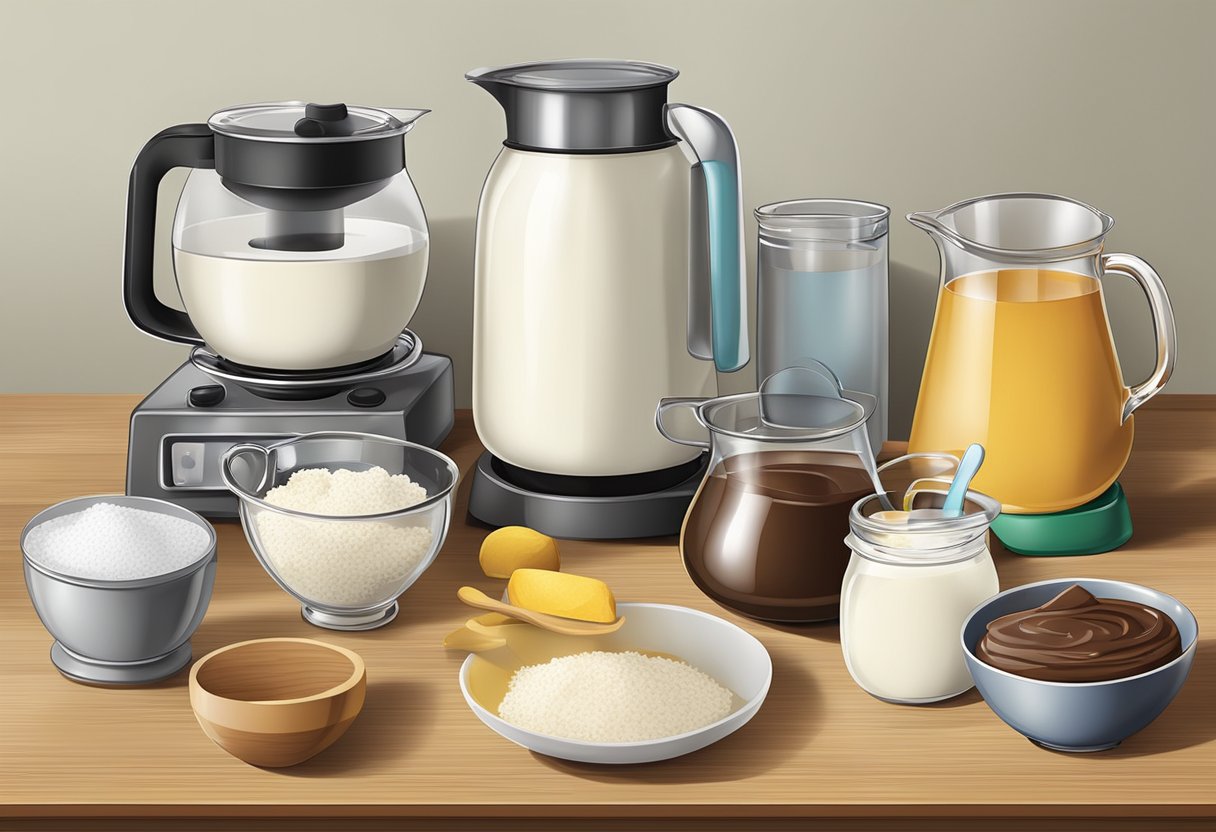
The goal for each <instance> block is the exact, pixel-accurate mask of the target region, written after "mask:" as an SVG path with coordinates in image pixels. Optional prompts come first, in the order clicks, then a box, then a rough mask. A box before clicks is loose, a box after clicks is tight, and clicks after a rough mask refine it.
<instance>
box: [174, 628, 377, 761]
mask: <svg viewBox="0 0 1216 832" xmlns="http://www.w3.org/2000/svg"><path fill="white" fill-rule="evenodd" d="M366 694H367V670H366V668H365V667H364V665H363V659H361V658H360V657H359V655H358V654H357V653H354V652H352V651H350V650H347V649H346V648H344V647H338V646H337V645H334V644H326V643H324V642H320V641H313V640H312V639H307V638H263V639H257V640H255V641H242V642H238V643H236V644H229V645H228V646H227V647H221V648H220V649H218V650H216V651H214V652H212V653H208V654H207V655H206V656H204V657H203V658H201V659H199V660H198V661H197V662H195V664H194V667H193V668H191V670H190V706H191V707H192V708H194V715H195V717H196V718H197V719H198V724H199V725H201V726H202V728H203V732H204V733H205V734H206V735H207V736H208V737H210V738H211V740H212V741H213V742H214V743H215V744H216V745H218V746H219V747H220V748H222V749H224V750H225V751H227V752H228V753H229V754H231V755H232V756H234V757H237V758H238V759H241V760H244V761H245V762H247V763H249V764H251V765H255V766H262V767H265V768H281V767H284V766H294V765H296V764H297V763H302V762H304V761H305V760H307V759H308V758H310V757H312V756H314V755H315V754H318V753H319V752H321V751H323V750H325V749H326V748H328V747H329V746H330V745H332V744H333V743H334V742H335V741H337V739H338V738H339V737H341V736H342V735H343V734H344V733H346V729H347V728H349V727H350V724H351V723H352V722H354V720H355V717H356V716H358V715H359V711H360V710H361V709H362V708H363V700H364V697H365V696H366Z"/></svg>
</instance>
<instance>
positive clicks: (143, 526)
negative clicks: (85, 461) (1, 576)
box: [25, 502, 211, 581]
mask: <svg viewBox="0 0 1216 832" xmlns="http://www.w3.org/2000/svg"><path fill="white" fill-rule="evenodd" d="M210 548H211V536H210V535H209V534H208V533H207V532H206V531H205V530H204V529H203V528H201V527H200V526H199V525H198V524H197V523H192V522H190V521H189V520H184V519H182V518H180V517H172V516H169V515H167V514H162V513H159V512H155V511H146V510H144V509H140V508H131V507H130V506H121V505H116V504H114V503H111V502H97V503H93V504H91V505H89V506H88V508H85V509H83V510H81V511H77V512H73V513H71V514H64V515H61V516H59V517H53V518H51V519H50V520H47V521H45V522H43V523H40V524H38V525H37V526H34V527H33V528H32V529H30V530H29V532H28V533H27V534H26V536H25V553H26V555H27V556H28V557H29V558H30V560H32V561H34V562H35V563H37V564H39V565H41V566H44V567H46V568H47V569H49V570H51V571H52V572H58V573H60V574H61V575H69V576H71V577H73V578H88V579H90V580H96V581H134V580H139V579H140V578H152V577H155V576H157V575H167V574H169V573H170V572H176V571H177V570H179V569H185V568H186V567H187V566H189V565H190V564H192V563H194V562H195V561H197V560H198V559H199V558H201V557H203V556H204V555H206V554H207V553H208V551H209V550H210Z"/></svg>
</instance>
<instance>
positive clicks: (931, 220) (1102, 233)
mask: <svg viewBox="0 0 1216 832" xmlns="http://www.w3.org/2000/svg"><path fill="white" fill-rule="evenodd" d="M1011 199H1022V200H1038V201H1042V202H1061V203H1067V204H1069V205H1072V206H1075V207H1077V208H1080V209H1083V210H1085V211H1088V212H1089V213H1090V214H1091V216H1092V217H1093V218H1094V219H1095V220H1097V222H1098V224H1099V228H1098V230H1097V232H1096V233H1092V234H1088V235H1086V236H1084V237H1082V238H1080V239H1077V240H1072V241H1069V242H1066V243H1062V244H1059V245H1054V246H1027V247H1012V246H999V245H989V244H986V243H983V242H980V241H979V240H975V239H972V238H970V237H967V236H965V235H964V234H962V233H961V232H959V231H958V230H956V229H955V228H954V227H953V226H952V225H947V224H946V223H944V222H942V218H943V217H949V216H953V215H955V214H957V213H958V212H960V211H962V210H963V209H965V208H969V207H971V206H973V205H978V204H980V203H984V202H1000V201H1004V200H1011ZM904 217H905V219H907V220H908V222H910V223H912V224H913V225H915V226H916V227H918V228H920V229H922V230H923V231H926V232H928V233H930V234H936V235H938V236H941V237H944V238H945V239H948V240H949V241H950V242H952V243H954V244H955V245H957V246H959V247H960V248H962V249H965V250H967V251H971V252H975V253H978V254H981V255H984V256H987V257H991V258H998V259H1009V260H1019V261H1048V262H1050V261H1059V260H1065V259H1071V258H1074V257H1082V256H1085V255H1087V254H1090V253H1092V252H1094V251H1096V250H1097V249H1099V248H1100V247H1101V245H1102V242H1103V240H1105V239H1106V236H1107V235H1108V234H1109V233H1110V231H1111V229H1112V228H1113V227H1114V225H1115V220H1114V217H1112V216H1110V215H1109V214H1107V213H1105V212H1104V211H1101V210H1099V209H1097V208H1095V207H1094V206H1092V205H1090V204H1089V203H1087V202H1082V201H1081V200H1079V199H1074V198H1072V197H1068V196H1062V195H1060V194H1050V193H1042V192H1034V191H1010V192H1005V193H996V194H986V195H984V196H976V197H971V198H970V199H964V200H960V201H959V202H955V203H953V204H951V205H947V206H946V207H945V208H941V209H939V210H936V211H912V212H909V213H907V214H905V215H904Z"/></svg>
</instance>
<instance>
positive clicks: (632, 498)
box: [469, 451, 708, 540]
mask: <svg viewBox="0 0 1216 832" xmlns="http://www.w3.org/2000/svg"><path fill="white" fill-rule="evenodd" d="M493 459H494V457H493V455H492V454H490V452H489V451H486V452H485V453H483V454H482V455H481V457H480V458H479V459H478V460H477V466H476V468H474V470H473V484H472V487H471V489H470V492H469V514H471V515H472V516H473V517H475V518H476V519H478V520H480V521H481V522H483V523H487V524H489V525H491V526H528V527H530V528H533V529H536V530H537V531H538V532H542V533H544V534H547V535H550V536H551V537H564V538H573V539H582V540H620V539H625V538H637V537H666V536H668V535H674V534H679V532H680V526H681V525H682V524H683V522H684V514H685V513H686V512H687V511H688V505H689V503H691V502H692V498H693V495H694V494H696V493H697V487H698V486H699V485H700V484H701V480H702V479H703V478H704V477H705V465H707V464H708V457H706V458H705V459H703V460H702V465H701V467H700V468H699V469H698V470H697V471H696V473H694V474H692V475H691V476H689V477H688V478H687V479H685V480H684V481H682V482H680V483H677V484H676V485H673V486H671V487H670V488H665V489H662V490H659V491H651V492H647V493H642V494H627V495H623V496H614V497H574V496H566V495H561V494H543V493H539V492H536V491H529V490H527V489H524V488H520V487H519V486H517V485H514V484H513V483H511V482H509V481H507V480H506V479H505V478H504V477H503V476H501V475H500V474H499V473H498V471H497V470H495V466H494V465H493Z"/></svg>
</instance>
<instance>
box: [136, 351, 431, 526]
mask: <svg viewBox="0 0 1216 832" xmlns="http://www.w3.org/2000/svg"><path fill="white" fill-rule="evenodd" d="M324 392H325V393H326V395H323V396H321V397H319V398H313V399H301V400H294V401H284V400H279V399H271V398H266V397H264V396H261V395H258V394H257V393H255V392H253V391H251V390H249V389H247V388H245V387H243V386H242V385H240V384H238V383H235V382H232V381H230V380H227V379H217V378H215V377H213V376H210V375H208V374H207V373H205V372H203V371H202V370H201V369H199V368H198V367H196V366H195V365H193V364H191V363H190V362H186V363H185V364H183V365H182V366H180V367H178V368H177V370H176V371H174V373H173V374H172V375H170V376H169V378H167V379H166V380H165V381H164V382H163V383H162V384H161V385H160V386H159V387H157V388H156V389H155V390H154V391H152V393H151V394H149V395H148V397H147V398H146V399H144V400H143V401H142V402H140V403H139V406H138V407H136V408H135V412H134V413H132V414H131V432H130V439H129V442H128V446H127V489H126V492H127V493H128V494H133V495H137V496H141V497H156V498H159V499H162V500H168V501H169V502H171V503H176V504H177V505H179V506H182V507H183V508H188V509H190V510H191V511H195V512H198V513H199V514H202V515H203V516H205V517H210V518H229V517H233V518H234V517H236V516H237V499H236V497H235V496H233V494H232V492H230V491H229V490H228V489H227V488H226V487H225V486H224V484H223V482H221V480H220V476H219V461H220V457H221V456H222V455H223V453H224V452H225V451H226V450H228V448H230V447H231V446H232V445H234V444H236V443H238V442H274V441H277V440H279V439H286V438H287V437H290V436H298V435H299V434H302V433H312V432H315V431H326V430H345V431H356V432H359V433H374V434H378V435H381V436H391V437H393V438H395V439H406V440H408V441H410V442H417V443H418V444H420V445H426V446H428V447H431V448H435V447H438V446H439V444H440V443H441V442H442V441H443V440H444V439H445V438H446V437H447V435H448V433H449V432H450V431H451V429H452V425H453V423H454V410H453V407H454V393H453V384H452V360H451V359H450V358H448V357H447V356H446V355H439V354H436V353H424V354H423V355H421V357H420V358H419V359H418V361H417V362H415V363H413V364H411V365H410V366H408V367H406V368H403V369H402V370H400V371H399V372H394V373H391V374H388V375H385V376H383V377H381V378H378V379H377V380H376V381H375V382H374V386H371V385H370V384H367V383H360V384H353V385H350V386H346V387H340V388H339V389H337V390H336V391H332V390H329V389H326V390H325V391H324Z"/></svg>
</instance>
